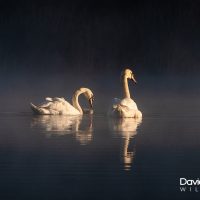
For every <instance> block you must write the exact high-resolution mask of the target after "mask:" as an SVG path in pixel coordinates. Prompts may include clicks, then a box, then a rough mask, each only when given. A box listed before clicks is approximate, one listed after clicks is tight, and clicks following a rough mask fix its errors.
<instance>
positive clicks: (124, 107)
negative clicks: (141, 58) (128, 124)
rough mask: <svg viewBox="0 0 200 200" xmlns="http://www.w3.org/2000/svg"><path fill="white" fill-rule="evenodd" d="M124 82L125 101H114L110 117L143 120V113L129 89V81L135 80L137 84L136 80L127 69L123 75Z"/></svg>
mask: <svg viewBox="0 0 200 200" xmlns="http://www.w3.org/2000/svg"><path fill="white" fill-rule="evenodd" d="M121 77H122V81H123V97H124V98H123V99H117V98H115V99H114V102H113V105H112V107H111V110H110V112H109V115H111V116H115V117H131V118H142V113H141V112H140V111H139V110H138V107H137V105H136V103H135V101H133V99H131V97H130V92H129V87H128V79H131V80H133V81H134V82H135V83H137V82H136V80H135V78H134V74H133V72H132V71H131V70H130V69H125V70H124V71H123V72H122V74H121Z"/></svg>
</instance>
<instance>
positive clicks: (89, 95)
mask: <svg viewBox="0 0 200 200" xmlns="http://www.w3.org/2000/svg"><path fill="white" fill-rule="evenodd" d="M79 90H80V91H81V92H82V93H83V94H84V95H85V97H86V99H87V100H88V101H89V104H90V107H91V108H93V101H94V95H93V93H92V91H91V90H90V89H88V88H80V89H79Z"/></svg>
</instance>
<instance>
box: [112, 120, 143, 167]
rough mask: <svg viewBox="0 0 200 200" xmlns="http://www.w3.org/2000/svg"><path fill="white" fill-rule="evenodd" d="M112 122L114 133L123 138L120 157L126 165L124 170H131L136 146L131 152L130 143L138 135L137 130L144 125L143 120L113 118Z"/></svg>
mask: <svg viewBox="0 0 200 200" xmlns="http://www.w3.org/2000/svg"><path fill="white" fill-rule="evenodd" d="M110 120H111V121H110V127H111V130H112V132H114V133H115V134H117V135H118V136H120V137H121V138H122V147H121V153H120V157H121V160H122V162H123V164H124V170H130V169H131V165H132V163H133V160H134V157H135V144H134V147H133V150H132V151H129V143H130V140H131V139H132V138H134V137H135V135H136V134H137V128H138V126H139V125H140V124H141V123H142V119H141V118H140V119H135V118H113V119H110Z"/></svg>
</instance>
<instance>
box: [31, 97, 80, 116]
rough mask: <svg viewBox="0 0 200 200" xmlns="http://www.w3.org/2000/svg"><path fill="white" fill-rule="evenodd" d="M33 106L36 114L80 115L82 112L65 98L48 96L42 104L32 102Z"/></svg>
mask: <svg viewBox="0 0 200 200" xmlns="http://www.w3.org/2000/svg"><path fill="white" fill-rule="evenodd" d="M31 108H32V110H33V112H34V113H35V114H46V115H59V114H60V115H78V114H80V113H79V111H78V110H77V109H75V108H74V107H73V106H72V105H71V104H70V103H68V102H67V101H66V100H65V99H64V98H58V97H55V98H50V97H47V98H46V101H45V102H43V103H42V104H40V105H38V106H35V105H34V104H31Z"/></svg>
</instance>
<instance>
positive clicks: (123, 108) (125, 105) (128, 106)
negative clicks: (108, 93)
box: [109, 98, 141, 118]
mask: <svg viewBox="0 0 200 200" xmlns="http://www.w3.org/2000/svg"><path fill="white" fill-rule="evenodd" d="M138 112H140V111H139V110H138V107H137V104H136V103H135V101H133V99H131V98H124V99H117V98H115V99H114V100H113V104H112V107H111V109H110V111H109V115H111V116H114V117H135V118H139V117H141V115H140V113H139V114H138Z"/></svg>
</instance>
